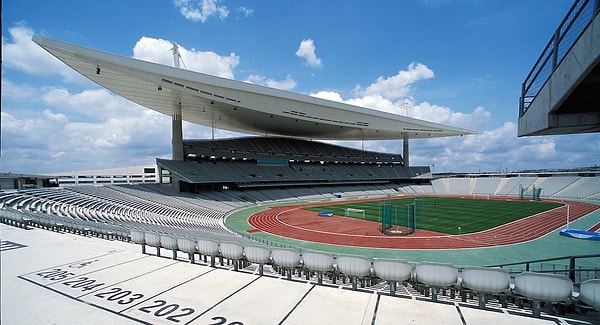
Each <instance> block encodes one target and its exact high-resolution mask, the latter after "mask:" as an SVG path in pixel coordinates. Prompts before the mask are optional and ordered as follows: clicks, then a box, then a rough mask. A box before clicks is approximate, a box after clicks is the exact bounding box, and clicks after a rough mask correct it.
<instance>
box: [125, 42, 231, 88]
mask: <svg viewBox="0 0 600 325" xmlns="http://www.w3.org/2000/svg"><path fill="white" fill-rule="evenodd" d="M178 47H179V54H180V55H181V60H182V61H183V64H180V67H181V68H185V69H189V70H192V71H197V72H202V73H206V74H211V75H215V76H219V77H223V78H229V79H233V75H234V74H233V70H234V69H235V67H237V65H238V64H239V63H240V57H239V56H238V55H236V54H235V53H230V54H229V55H226V56H221V55H218V54H217V53H215V52H211V51H198V50H196V49H193V48H192V49H191V50H188V49H186V48H185V47H182V46H178ZM172 48H173V43H172V42H171V41H167V40H164V39H160V38H151V37H145V36H144V37H142V38H140V39H139V40H138V41H137V42H136V44H135V46H134V47H133V57H134V58H137V59H141V60H145V61H151V62H156V63H160V64H164V65H169V66H173V54H172V52H171V49H172Z"/></svg>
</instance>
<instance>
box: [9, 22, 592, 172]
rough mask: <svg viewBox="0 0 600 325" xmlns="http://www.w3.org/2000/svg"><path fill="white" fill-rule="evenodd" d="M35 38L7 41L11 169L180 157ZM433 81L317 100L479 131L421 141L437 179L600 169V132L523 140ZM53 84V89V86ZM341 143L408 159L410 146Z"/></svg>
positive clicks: (141, 49)
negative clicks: (452, 174) (443, 94)
mask: <svg viewBox="0 0 600 325" xmlns="http://www.w3.org/2000/svg"><path fill="white" fill-rule="evenodd" d="M32 35H33V32H32V31H31V30H30V29H28V28H27V27H23V26H15V27H13V28H9V39H4V38H3V40H2V47H3V53H2V55H3V68H6V70H5V71H3V76H2V111H1V118H2V165H1V167H2V171H13V172H25V173H49V172H60V171H70V170H77V169H79V170H81V169H96V168H108V167H115V166H124V165H138V164H147V163H151V162H153V161H154V160H155V158H156V157H169V156H170V152H171V143H170V139H171V134H170V123H171V119H170V117H168V116H165V115H162V114H159V113H157V112H154V111H152V110H149V109H145V108H142V107H140V106H138V105H135V104H133V103H131V102H129V101H127V100H125V99H123V98H121V97H119V96H116V95H114V94H112V93H110V92H108V91H106V90H104V89H98V88H97V87H96V86H92V85H93V84H92V83H91V82H89V81H88V82H85V83H84V82H82V81H81V80H85V79H84V78H83V77H80V76H79V75H78V74H77V73H75V72H74V71H73V70H71V69H70V68H68V67H67V66H66V65H64V64H62V63H60V62H59V61H58V60H56V59H54V58H53V57H52V56H51V55H50V54H48V53H46V52H45V51H43V50H42V49H41V48H39V47H38V46H37V45H35V44H34V43H32V42H31V36H32ZM171 47H172V44H171V43H170V42H169V41H166V40H162V39H153V38H148V37H145V38H144V37H143V38H141V39H140V40H139V41H138V42H137V44H136V46H135V48H134V56H135V57H138V58H142V59H146V60H151V61H154V62H159V63H162V64H167V65H172V55H171V52H170V49H171ZM180 52H181V55H182V57H183V62H184V63H185V65H186V67H187V68H188V69H190V70H195V71H201V72H205V73H210V74H213V75H219V76H223V77H228V78H233V75H234V69H235V68H236V67H237V65H238V64H239V60H240V59H239V57H238V56H237V55H235V54H234V53H232V54H229V55H224V56H221V55H218V54H216V53H214V52H201V51H197V50H194V49H191V50H188V49H185V48H183V47H180ZM312 53H313V54H314V47H313V51H312ZM315 59H316V56H315ZM19 74H20V75H19ZM40 75H41V76H50V77H52V76H56V75H58V76H61V78H62V79H63V80H64V81H67V82H69V83H70V82H77V84H78V86H80V85H84V87H83V89H80V90H71V89H70V88H66V87H68V86H69V85H68V84H66V85H63V83H59V84H61V86H41V85H35V81H36V77H37V76H40ZM13 76H15V78H14V79H11V78H12V77H13ZM23 76H25V77H23ZM433 76H434V74H433V71H432V70H431V69H429V68H428V67H427V66H426V65H424V64H421V63H413V64H411V65H409V66H408V67H407V69H405V70H401V71H399V72H398V73H396V74H395V75H392V76H389V77H385V76H382V77H379V78H377V80H376V81H375V82H373V83H372V84H370V85H368V86H366V87H360V86H357V87H356V90H355V92H354V93H353V96H352V98H346V99H345V98H343V97H344V96H342V94H341V93H339V92H336V91H332V90H327V91H319V92H316V93H315V94H312V95H313V96H316V97H320V98H325V99H329V100H334V101H338V102H346V103H350V104H354V105H359V106H364V107H369V108H372V109H378V110H382V111H387V112H391V113H395V114H404V110H403V104H405V103H408V104H410V109H409V110H408V115H409V116H411V117H415V118H419V119H424V120H429V121H433V122H438V123H443V124H449V125H453V126H458V127H464V128H468V129H474V130H477V131H479V134H477V135H471V136H464V137H452V138H436V139H427V140H413V141H411V144H410V145H411V149H410V152H411V155H410V161H411V164H412V165H414V166H417V165H429V166H431V165H435V171H436V172H443V171H478V170H481V171H501V170H502V171H503V170H505V169H508V170H511V171H512V170H519V169H537V168H564V167H584V166H589V165H593V164H594V163H597V162H598V161H600V138H599V137H598V134H583V135H567V136H544V137H525V138H518V137H517V136H516V134H517V124H516V122H512V121H509V122H504V123H503V124H501V125H500V126H497V127H496V126H494V127H493V128H490V127H489V125H490V124H492V123H491V122H492V121H493V119H494V118H497V117H495V116H493V115H492V113H491V112H489V111H488V110H487V109H486V108H485V107H480V106H476V107H473V108H471V110H470V111H469V110H468V109H467V110H463V111H462V112H459V111H456V110H455V109H454V108H452V107H448V106H444V105H443V104H436V103H432V102H430V101H427V100H423V99H421V100H417V99H416V98H415V97H416V94H415V91H414V84H415V83H416V82H417V81H421V80H425V79H428V78H433ZM17 78H18V79H17ZM15 80H19V81H18V82H16V81H15ZM44 80H45V81H44V82H45V83H46V84H49V82H50V81H48V80H49V79H44ZM248 81H250V82H254V83H257V84H261V85H266V86H269V87H275V88H279V89H287V90H289V89H293V88H295V87H296V82H295V81H294V80H293V78H292V77H291V76H290V75H288V76H286V77H285V79H282V80H274V79H272V78H268V77H265V76H261V75H251V76H249V77H248ZM50 85H52V84H51V83H50ZM79 88H81V87H79ZM506 109H513V108H506ZM183 126H184V136H185V137H186V138H205V139H210V138H211V137H212V136H213V132H214V136H215V137H216V138H223V137H230V136H240V135H239V134H235V133H233V132H229V131H223V130H218V129H216V130H214V131H213V130H212V129H211V128H208V127H203V126H198V125H193V124H190V123H184V125H183ZM336 143H339V144H341V145H346V146H351V147H355V148H361V147H362V146H364V148H365V149H367V150H374V151H385V152H395V153H401V152H402V141H367V142H364V143H361V142H359V141H351V142H348V141H346V142H344V141H338V142H336ZM582 144H584V145H585V147H586V149H585V150H582V149H581V148H582Z"/></svg>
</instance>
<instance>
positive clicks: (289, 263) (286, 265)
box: [271, 248, 300, 280]
mask: <svg viewBox="0 0 600 325" xmlns="http://www.w3.org/2000/svg"><path fill="white" fill-rule="evenodd" d="M271 257H272V258H273V263H274V264H275V265H277V266H278V267H281V268H282V269H283V270H286V271H287V278H288V280H290V279H291V278H292V274H291V270H292V269H293V268H295V267H297V266H298V265H300V253H298V252H297V251H295V250H293V249H285V248H277V249H273V250H272V251H271Z"/></svg>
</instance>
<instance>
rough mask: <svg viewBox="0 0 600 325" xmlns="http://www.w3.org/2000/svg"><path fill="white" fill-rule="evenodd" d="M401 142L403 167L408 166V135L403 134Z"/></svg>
mask: <svg viewBox="0 0 600 325" xmlns="http://www.w3.org/2000/svg"><path fill="white" fill-rule="evenodd" d="M403 140H404V141H403V143H402V158H403V159H404V167H409V166H410V164H409V163H408V135H406V134H405V135H404V138H403Z"/></svg>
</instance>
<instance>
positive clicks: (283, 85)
mask: <svg viewBox="0 0 600 325" xmlns="http://www.w3.org/2000/svg"><path fill="white" fill-rule="evenodd" d="M246 81H247V82H250V83H253V84H257V85H261V86H267V87H271V88H276V89H281V90H292V89H294V88H296V81H294V79H293V78H292V76H291V75H287V76H286V77H285V79H284V80H274V79H271V78H267V77H265V76H260V75H256V74H251V75H249V76H248V79H247V80H246Z"/></svg>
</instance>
